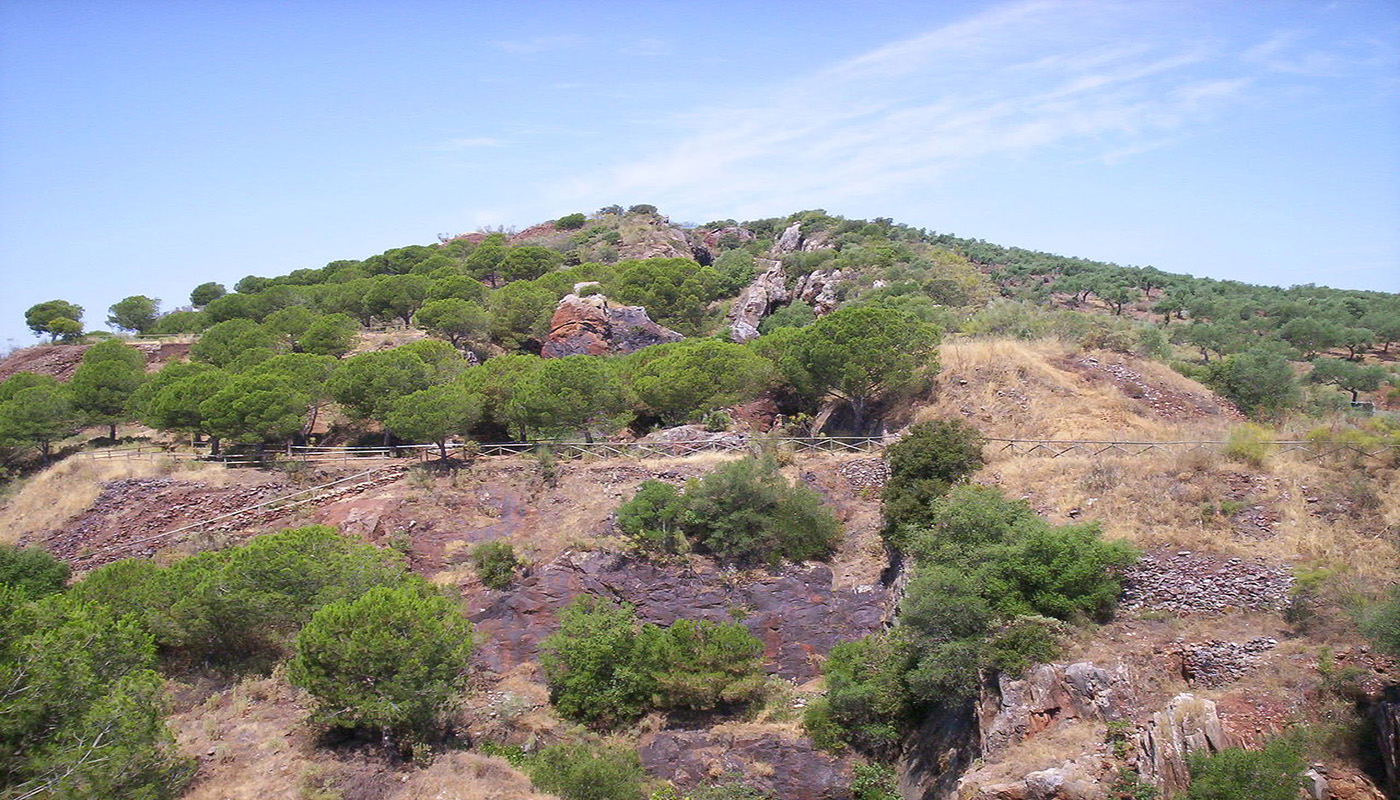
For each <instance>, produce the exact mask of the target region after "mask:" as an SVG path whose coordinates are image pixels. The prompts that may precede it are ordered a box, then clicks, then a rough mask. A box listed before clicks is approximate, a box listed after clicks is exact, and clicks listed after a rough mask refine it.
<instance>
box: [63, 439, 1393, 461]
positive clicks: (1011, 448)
mask: <svg viewBox="0 0 1400 800" xmlns="http://www.w3.org/2000/svg"><path fill="white" fill-rule="evenodd" d="M985 441H986V453H987V454H988V455H989V456H990V455H996V454H1005V455H1011V456H1033V457H1044V458H1059V457H1061V456H1090V457H1099V456H1150V455H1167V454H1176V453H1186V452H1191V451H1198V450H1199V451H1209V452H1219V451H1220V450H1222V449H1223V448H1224V447H1225V445H1226V442H1223V441H1179V442H1136V441H1117V440H1093V439H1002V438H988V439H986V440H985ZM885 444H886V440H885V439H882V438H880V437H834V436H833V437H828V436H808V437H755V438H745V437H739V436H729V437H716V438H713V439H694V440H678V441H670V442H664V441H655V442H647V441H639V442H607V441H599V442H576V441H564V440H544V441H536V442H487V443H481V444H478V443H475V442H466V443H454V444H449V445H448V446H447V455H448V458H450V459H453V460H459V461H465V460H470V459H471V458H475V457H487V458H498V457H505V456H521V455H530V454H537V453H542V452H549V453H551V454H552V455H554V456H555V457H557V458H562V459H574V458H584V457H593V458H637V459H645V458H676V457H680V456H689V455H696V454H699V453H748V452H755V451H760V450H762V449H763V448H765V447H779V448H788V449H791V450H792V451H794V452H798V453H811V452H826V453H873V452H878V451H881V450H883V448H884V446H885ZM1267 445H1268V447H1269V448H1270V449H1271V450H1272V451H1273V452H1274V453H1277V454H1280V455H1289V454H1295V455H1297V456H1300V457H1302V458H1304V459H1306V460H1321V459H1332V458H1353V459H1355V458H1361V459H1367V458H1369V459H1377V460H1386V459H1400V448H1397V447H1394V446H1391V447H1377V448H1371V449H1366V448H1362V447H1358V446H1356V445H1350V444H1332V443H1325V442H1312V441H1302V440H1300V441H1275V442H1268V443H1267ZM80 456H81V457H83V458H91V459H99V460H106V459H141V460H160V459H172V460H179V461H212V462H218V463H222V464H226V465H228V466H240V465H242V466H252V465H258V464H266V463H269V462H273V461H284V462H285V461H291V462H307V463H343V464H359V463H367V462H372V461H377V460H394V461H402V460H414V461H432V460H434V459H436V458H438V457H439V449H438V446H437V445H421V444H415V445H400V446H398V447H289V448H278V449H276V450H273V449H269V450H267V451H265V452H264V453H263V455H262V456H259V455H257V454H256V453H243V452H234V453H229V454H226V455H222V456H210V455H208V454H207V453H201V452H197V451H189V450H183V451H181V450H168V449H164V448H161V447H155V446H141V447H135V448H108V449H101V450H88V451H84V452H83V453H81V454H80Z"/></svg>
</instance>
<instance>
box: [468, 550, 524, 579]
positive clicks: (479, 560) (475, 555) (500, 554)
mask: <svg viewBox="0 0 1400 800" xmlns="http://www.w3.org/2000/svg"><path fill="white" fill-rule="evenodd" d="M471 558H472V566H473V567H475V568H476V576H477V577H478V578H480V579H481V582H482V583H483V584H485V585H486V586H487V587H488V588H491V589H496V590H501V589H506V588H508V587H509V586H510V584H511V582H512V581H514V580H515V573H516V571H517V570H519V569H520V567H521V563H520V559H519V558H516V556H515V547H514V546H513V545H511V543H510V542H507V541H505V540H502V539H497V540H496V541H494V542H486V543H485V544H479V545H477V546H476V547H473V548H472V552H471Z"/></svg>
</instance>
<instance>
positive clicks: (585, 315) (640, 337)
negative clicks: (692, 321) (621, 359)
mask: <svg viewBox="0 0 1400 800" xmlns="http://www.w3.org/2000/svg"><path fill="white" fill-rule="evenodd" d="M684 338H685V337H684V336H682V335H681V334H679V333H677V332H675V331H673V330H671V329H670V328H666V327H663V326H661V325H658V324H656V323H655V322H653V321H652V319H651V317H648V316H647V312H646V309H645V308H642V307H641V306H619V305H614V304H612V303H610V302H609V301H608V298H607V297H605V296H603V295H601V294H594V295H589V296H587V297H580V296H578V295H577V294H568V295H565V296H564V299H563V300H560V301H559V306H558V307H557V308H555V309H554V316H553V318H551V319H550V321H549V336H548V337H547V338H546V339H545V343H544V347H543V348H541V350H540V355H541V356H544V357H545V358H562V357H564V356H573V355H590V356H601V355H608V354H618V353H635V352H636V351H638V350H641V349H642V348H643V347H650V346H651V345H654V344H664V343H666V342H678V341H680V340H681V339H684Z"/></svg>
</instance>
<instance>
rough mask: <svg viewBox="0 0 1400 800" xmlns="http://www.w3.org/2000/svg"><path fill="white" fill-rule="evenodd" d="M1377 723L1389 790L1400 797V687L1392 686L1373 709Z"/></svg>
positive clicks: (1378, 741) (1377, 732)
mask: <svg viewBox="0 0 1400 800" xmlns="http://www.w3.org/2000/svg"><path fill="white" fill-rule="evenodd" d="M1371 714H1372V719H1374V720H1375V723H1376V747H1377V749H1378V750H1379V751H1380V754H1381V761H1382V762H1383V763H1384V764H1385V776H1386V783H1387V784H1389V785H1388V786H1387V788H1388V789H1390V791H1391V792H1392V793H1393V794H1396V795H1400V686H1390V687H1388V688H1387V689H1386V691H1385V695H1384V696H1383V697H1382V698H1381V699H1380V700H1379V701H1377V702H1376V703H1375V704H1373V705H1372V707H1371Z"/></svg>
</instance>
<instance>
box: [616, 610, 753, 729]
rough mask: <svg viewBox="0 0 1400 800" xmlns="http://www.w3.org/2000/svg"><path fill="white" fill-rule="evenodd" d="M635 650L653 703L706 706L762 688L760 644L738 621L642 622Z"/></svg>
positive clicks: (748, 696)
mask: <svg viewBox="0 0 1400 800" xmlns="http://www.w3.org/2000/svg"><path fill="white" fill-rule="evenodd" d="M637 651H638V663H639V665H640V667H639V668H640V670H641V671H643V672H645V673H646V674H647V682H648V683H650V684H651V690H652V694H651V705H652V706H653V707H655V708H662V709H666V708H683V709H692V710H699V711H707V710H710V709H713V708H715V707H716V706H720V705H734V704H738V703H748V702H751V701H753V700H756V699H758V697H759V696H760V695H761V694H762V693H763V687H764V674H763V670H762V667H763V643H762V642H760V641H759V640H758V639H757V638H755V637H754V635H753V634H752V633H749V630H748V628H745V627H744V626H743V625H741V624H739V623H737V622H726V623H714V622H704V621H699V622H697V621H695V620H689V619H680V620H676V621H675V622H674V623H672V624H671V625H669V626H667V627H665V628H662V627H659V626H656V625H644V626H643V627H642V630H641V634H640V636H639V637H638V641H637Z"/></svg>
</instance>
